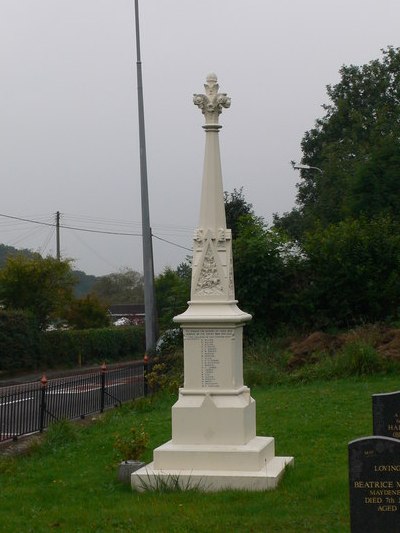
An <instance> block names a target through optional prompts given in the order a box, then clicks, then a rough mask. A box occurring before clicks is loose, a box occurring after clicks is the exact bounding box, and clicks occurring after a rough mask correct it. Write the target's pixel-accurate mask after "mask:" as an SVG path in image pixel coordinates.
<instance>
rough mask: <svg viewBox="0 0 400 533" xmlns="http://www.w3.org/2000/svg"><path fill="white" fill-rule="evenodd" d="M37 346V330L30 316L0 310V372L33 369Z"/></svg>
mask: <svg viewBox="0 0 400 533" xmlns="http://www.w3.org/2000/svg"><path fill="white" fill-rule="evenodd" d="M39 345H40V333H39V328H38V325H37V323H36V321H35V319H34V318H33V316H32V315H30V314H29V313H26V312H23V311H4V310H0V372H5V371H7V372H15V371H20V370H21V371H22V370H27V369H31V368H34V367H35V366H36V364H37V361H38V358H39Z"/></svg>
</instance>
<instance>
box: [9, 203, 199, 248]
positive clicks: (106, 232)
mask: <svg viewBox="0 0 400 533" xmlns="http://www.w3.org/2000/svg"><path fill="white" fill-rule="evenodd" d="M0 217H3V218H9V219H11V220H18V221H22V222H29V223H31V224H38V225H40V226H48V227H52V228H55V227H56V226H57V224H55V223H53V222H42V221H39V220H33V219H29V218H23V217H16V216H12V215H5V214H4V213H0ZM59 227H60V228H63V229H69V230H72V231H83V232H86V233H97V234H102V235H122V236H130V237H141V236H142V234H141V233H131V232H125V231H106V230H98V229H90V228H82V227H77V226H68V225H65V224H60V226H59ZM152 235H153V237H155V238H156V239H158V240H159V241H163V242H166V243H167V244H171V245H172V246H176V247H177V248H182V249H183V250H188V251H189V252H191V251H192V250H191V249H190V248H187V247H186V246H182V245H180V244H177V243H176V242H173V241H169V240H167V239H163V238H162V237H159V236H158V235H155V234H154V233H153V234H152Z"/></svg>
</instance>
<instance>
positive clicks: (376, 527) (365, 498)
mask: <svg viewBox="0 0 400 533" xmlns="http://www.w3.org/2000/svg"><path fill="white" fill-rule="evenodd" d="M349 481H350V523H351V532H352V533H386V532H387V533H391V532H393V533H395V532H400V440H397V439H392V438H390V437H378V436H374V437H366V438H363V439H357V440H353V441H351V442H350V443H349Z"/></svg>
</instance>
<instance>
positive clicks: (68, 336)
mask: <svg viewBox="0 0 400 533" xmlns="http://www.w3.org/2000/svg"><path fill="white" fill-rule="evenodd" d="M144 351H145V340H144V328H143V327H139V326H128V327H123V328H115V327H114V328H101V329H84V330H64V331H48V332H46V333H43V334H42V336H41V342H40V364H41V366H42V367H43V368H54V367H60V366H63V367H75V366H81V365H97V364H101V363H102V362H103V361H104V362H106V363H112V362H118V361H122V360H128V359H138V358H142V357H143V354H144Z"/></svg>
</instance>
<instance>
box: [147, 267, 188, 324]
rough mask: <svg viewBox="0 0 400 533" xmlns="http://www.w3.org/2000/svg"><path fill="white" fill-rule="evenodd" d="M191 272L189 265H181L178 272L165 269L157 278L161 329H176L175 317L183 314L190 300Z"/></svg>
mask: <svg viewBox="0 0 400 533" xmlns="http://www.w3.org/2000/svg"><path fill="white" fill-rule="evenodd" d="M190 277H191V274H190V270H188V267H187V264H186V263H184V264H182V265H180V266H179V267H178V268H177V270H173V269H172V268H169V267H167V268H165V269H164V271H163V272H162V273H161V274H160V275H159V276H157V277H156V280H155V288H156V299H157V310H158V317H159V322H160V329H161V330H165V329H168V328H171V327H176V325H174V323H173V322H172V319H173V317H174V316H176V315H179V314H180V313H183V311H185V309H186V308H187V302H188V301H189V298H190Z"/></svg>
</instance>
